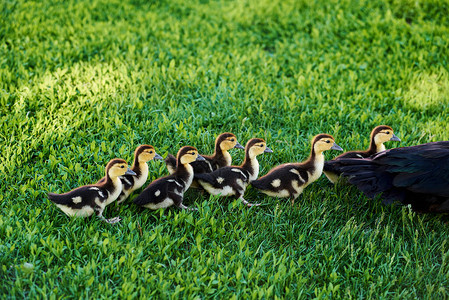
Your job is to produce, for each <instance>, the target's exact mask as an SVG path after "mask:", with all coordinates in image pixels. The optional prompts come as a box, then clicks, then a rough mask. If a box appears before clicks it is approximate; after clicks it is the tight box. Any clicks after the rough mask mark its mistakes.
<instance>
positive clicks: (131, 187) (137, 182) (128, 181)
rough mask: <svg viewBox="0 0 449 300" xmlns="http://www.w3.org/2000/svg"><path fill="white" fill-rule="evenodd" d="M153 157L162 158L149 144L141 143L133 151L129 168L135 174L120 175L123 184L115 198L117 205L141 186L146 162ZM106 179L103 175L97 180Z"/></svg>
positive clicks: (146, 174) (145, 179) (145, 178)
mask: <svg viewBox="0 0 449 300" xmlns="http://www.w3.org/2000/svg"><path fill="white" fill-rule="evenodd" d="M153 159H162V156H160V155H159V154H157V153H156V151H155V150H154V147H153V146H151V145H141V146H139V147H137V148H136V150H135V151H134V163H133V166H132V167H131V170H132V171H134V173H136V175H123V176H120V180H121V181H122V184H123V189H122V192H121V193H120V196H119V197H118V199H117V205H119V204H120V203H122V202H123V201H125V200H126V198H128V196H129V195H130V194H131V193H132V192H133V191H135V190H137V189H139V188H141V187H142V186H143V185H144V183H145V182H146V181H147V179H148V164H147V162H148V161H150V160H153ZM105 180H106V177H103V178H102V179H100V181H98V183H102V182H104V181H105Z"/></svg>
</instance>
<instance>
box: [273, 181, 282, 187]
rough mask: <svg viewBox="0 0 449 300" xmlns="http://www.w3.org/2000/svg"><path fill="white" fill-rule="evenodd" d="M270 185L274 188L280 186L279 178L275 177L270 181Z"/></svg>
mask: <svg viewBox="0 0 449 300" xmlns="http://www.w3.org/2000/svg"><path fill="white" fill-rule="evenodd" d="M271 185H272V186H273V187H275V188H277V187H280V186H281V180H280V179H275V180H273V181H272V182H271Z"/></svg>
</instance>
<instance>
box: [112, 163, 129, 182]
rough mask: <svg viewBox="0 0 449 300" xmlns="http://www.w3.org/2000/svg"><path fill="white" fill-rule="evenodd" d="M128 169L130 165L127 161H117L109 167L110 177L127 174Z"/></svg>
mask: <svg viewBox="0 0 449 300" xmlns="http://www.w3.org/2000/svg"><path fill="white" fill-rule="evenodd" d="M127 170H128V165H127V164H126V163H116V164H114V165H113V166H112V167H111V168H110V169H109V177H111V178H116V177H118V176H122V175H125V173H126V171H127Z"/></svg>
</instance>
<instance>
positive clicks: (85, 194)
mask: <svg viewBox="0 0 449 300" xmlns="http://www.w3.org/2000/svg"><path fill="white" fill-rule="evenodd" d="M122 175H136V173H135V172H134V171H132V170H131V169H129V168H128V165H127V163H126V161H124V160H123V159H119V158H115V159H113V160H111V161H110V162H109V163H108V164H107V166H106V176H105V178H106V180H105V181H104V182H101V183H96V184H91V185H85V186H82V187H79V188H76V189H74V190H71V191H70V192H67V193H64V194H54V193H48V198H49V199H50V200H51V201H52V202H54V203H55V204H56V206H57V207H59V208H60V209H61V210H62V211H63V212H64V213H65V214H66V215H68V216H77V217H89V216H91V215H92V214H93V213H96V215H97V216H98V217H99V218H100V219H102V220H103V221H105V222H107V223H111V224H112V223H117V222H119V221H120V218H119V217H115V218H112V219H105V218H104V217H103V211H104V209H105V207H106V206H107V205H108V204H110V203H112V202H114V201H115V200H116V199H117V198H118V197H119V195H120V193H121V192H122V182H121V181H120V178H119V176H122Z"/></svg>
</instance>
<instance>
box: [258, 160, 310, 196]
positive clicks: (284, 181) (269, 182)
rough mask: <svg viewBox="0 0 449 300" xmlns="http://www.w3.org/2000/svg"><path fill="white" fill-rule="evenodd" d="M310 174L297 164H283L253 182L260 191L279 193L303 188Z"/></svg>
mask: <svg viewBox="0 0 449 300" xmlns="http://www.w3.org/2000/svg"><path fill="white" fill-rule="evenodd" d="M308 177H309V174H308V173H307V171H305V170H303V169H302V168H301V167H299V166H297V165H295V164H283V165H280V166H277V167H275V168H273V169H271V170H270V171H269V172H268V173H267V174H266V175H264V176H262V177H260V178H258V179H256V180H254V181H252V182H251V185H252V186H253V187H255V188H256V189H259V190H268V191H279V190H282V189H288V187H290V186H291V185H292V183H295V186H296V185H298V186H302V185H304V183H305V182H306V181H307V180H308Z"/></svg>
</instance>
